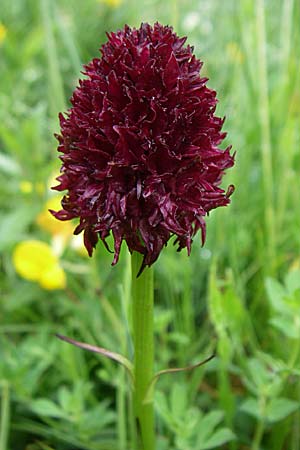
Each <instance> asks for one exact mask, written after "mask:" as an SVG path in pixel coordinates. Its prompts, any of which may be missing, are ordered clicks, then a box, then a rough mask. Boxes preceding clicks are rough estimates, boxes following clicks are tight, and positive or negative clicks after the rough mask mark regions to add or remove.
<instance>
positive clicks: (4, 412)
mask: <svg viewBox="0 0 300 450" xmlns="http://www.w3.org/2000/svg"><path fill="white" fill-rule="evenodd" d="M1 384H2V395H1V415H0V450H6V449H7V444H8V432H9V417H10V393H9V384H8V382H7V381H6V380H3V381H2V383H1ZM0 387H1V386H0Z"/></svg>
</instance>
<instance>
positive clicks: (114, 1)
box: [101, 0, 122, 8]
mask: <svg viewBox="0 0 300 450" xmlns="http://www.w3.org/2000/svg"><path fill="white" fill-rule="evenodd" d="M101 1H102V3H105V4H106V5H108V6H110V7H112V8H117V7H118V6H120V5H121V3H122V0H101Z"/></svg>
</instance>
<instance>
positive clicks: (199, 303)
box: [0, 0, 300, 450]
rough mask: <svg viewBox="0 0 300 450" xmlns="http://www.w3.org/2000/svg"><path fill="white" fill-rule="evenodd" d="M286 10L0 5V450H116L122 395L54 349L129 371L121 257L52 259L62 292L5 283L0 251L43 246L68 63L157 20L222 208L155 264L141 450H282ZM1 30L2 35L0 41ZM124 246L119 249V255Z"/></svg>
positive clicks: (297, 103) (293, 347)
mask: <svg viewBox="0 0 300 450" xmlns="http://www.w3.org/2000/svg"><path fill="white" fill-rule="evenodd" d="M299 9H300V8H299V3H298V2H296V1H294V0H269V1H264V0H253V1H252V0H241V1H240V2H236V1H234V0H228V1H226V2H221V1H218V0H211V1H209V2H207V1H204V0H202V1H199V2H197V1H193V0H184V1H180V2H179V1H175V0H167V1H165V2H158V1H154V0H148V1H146V2H143V3H142V2H139V3H138V2H134V1H132V0H130V1H127V2H125V1H123V2H122V1H120V2H112V1H109V0H106V1H104V0H103V1H100V0H99V1H97V0H86V1H84V2H79V1H76V0H68V1H66V0H56V1H55V0H40V1H37V0H15V1H14V2H11V1H10V0H2V2H1V11H0V25H2V28H1V30H2V32H1V33H0V73H1V77H0V186H1V189H0V202H1V218H0V251H1V260H0V261H1V273H0V283H1V303H0V317H1V324H0V341H1V342H0V353H1V355H0V402H1V408H0V412H1V418H0V450H24V449H26V450H53V449H56V450H77V449H86V450H113V449H119V450H126V449H131V448H132V439H133V438H134V431H133V429H134V424H132V423H131V422H130V419H129V417H130V414H129V413H128V412H129V411H130V410H131V409H132V405H131V399H130V382H129V380H128V377H127V375H126V373H125V371H124V369H123V368H122V367H120V366H118V365H117V364H115V363H114V362H112V361H110V360H108V359H105V358H101V357H98V356H95V355H93V354H87V353H85V352H83V351H82V350H80V349H76V348H73V347H71V346H69V345H67V344H65V343H63V342H61V341H58V340H57V339H56V338H55V337H54V334H55V333H57V332H59V333H61V334H64V335H67V336H70V337H74V338H77V339H79V340H82V341H85V342H88V343H90V344H95V345H99V346H101V347H106V348H108V349H110V350H112V351H118V352H119V353H122V354H124V355H125V356H127V357H128V358H132V341H131V320H130V315H131V302H130V294H129V290H130V269H129V262H128V257H127V255H126V251H123V252H122V255H121V261H120V263H119V264H118V265H117V267H115V268H111V266H110V263H111V255H109V254H107V253H106V252H105V250H104V249H103V248H102V247H101V245H100V244H99V245H98V249H97V252H96V256H95V258H93V259H91V260H89V259H87V258H86V257H84V256H82V255H81V254H78V253H76V252H75V251H74V249H72V248H71V246H70V245H66V246H64V247H63V253H62V254H61V256H60V259H61V264H62V266H63V268H64V270H65V271H66V273H67V287H66V288H65V289H63V290H54V291H47V290H45V289H43V288H41V287H40V286H39V285H38V284H37V283H34V282H30V281H26V280H24V279H22V278H20V277H19V276H18V275H17V274H16V271H15V268H14V265H13V261H12V253H13V249H14V248H15V246H16V245H17V244H18V243H19V242H21V241H24V240H27V239H39V240H41V241H44V242H48V243H50V244H52V245H54V244H55V243H56V244H57V241H55V238H53V236H51V234H50V233H49V232H48V231H47V230H45V229H42V228H41V227H40V226H39V225H38V224H37V223H36V217H37V215H38V214H39V213H40V212H41V211H42V210H43V208H44V205H45V201H46V199H47V197H48V196H49V191H48V183H49V182H48V180H49V178H50V177H52V175H53V173H54V172H55V171H57V170H58V169H57V168H58V166H59V163H58V159H57V153H56V141H55V139H54V138H53V133H54V132H56V131H58V120H57V114H58V112H59V111H61V110H66V108H67V107H68V105H69V100H68V99H69V97H70V95H71V92H72V90H73V89H74V87H75V86H76V83H77V79H78V78H79V76H80V70H81V64H83V63H86V62H88V61H89V60H90V59H91V58H92V57H94V56H97V55H98V48H99V46H100V45H101V44H102V43H103V42H104V41H105V39H106V37H105V31H110V30H115V29H117V28H120V27H122V26H123V24H124V23H128V24H130V25H135V26H138V25H139V24H140V22H141V21H148V22H154V21H156V20H158V21H160V22H162V23H164V24H173V25H174V26H175V27H176V30H177V31H178V33H179V34H181V35H182V34H184V35H188V42H189V43H190V44H191V45H194V47H195V53H196V55H197V56H198V57H200V59H202V60H203V61H204V62H205V64H204V68H203V72H204V74H205V75H207V76H208V77H209V79H210V81H209V86H211V87H213V88H215V89H217V91H218V98H219V100H220V103H219V106H218V113H219V115H221V116H223V115H226V121H225V125H224V128H225V130H226V131H227V132H228V139H227V141H228V144H229V143H230V144H232V145H233V150H234V151H236V152H237V153H236V165H235V167H234V168H233V169H231V170H230V171H229V172H228V175H227V176H226V180H225V183H224V186H226V185H227V184H230V183H232V184H234V185H235V186H236V192H235V193H234V195H233V196H232V204H231V205H230V206H229V207H228V208H223V209H219V210H217V211H215V212H213V213H212V214H211V217H209V218H208V220H207V229H208V237H207V243H206V244H205V247H204V248H201V247H200V243H199V238H198V239H196V240H195V243H194V248H193V251H192V255H191V257H190V258H188V257H187V256H186V254H185V252H182V253H180V254H177V253H175V250H174V248H173V247H172V245H169V246H168V248H167V249H166V250H165V251H164V252H163V253H162V255H161V256H160V258H159V261H158V262H157V263H156V264H155V317H154V325H155V358H156V362H155V365H156V367H155V369H156V370H157V371H158V370H162V369H165V368H168V367H184V366H188V365H191V364H194V363H197V362H199V361H201V360H202V359H205V358H206V357H207V356H209V355H210V354H212V353H213V352H214V351H216V357H215V358H214V360H212V361H211V362H210V363H208V364H207V365H205V366H202V367H200V368H198V369H195V370H194V371H189V372H184V373H180V374H179V373H178V374H173V375H171V374H167V375H163V376H161V377H160V379H159V380H158V382H157V385H156V388H155V391H156V393H155V411H156V416H157V436H158V446H159V447H158V449H159V450H172V449H174V450H189V449H191V450H192V449H195V450H204V449H210V448H211V449H214V448H224V449H230V450H239V449H244V450H246V449H248V450H249V449H251V450H259V449H261V450H262V449H266V450H283V449H286V450H299V449H300V412H299V406H300V380H299V376H300V367H299V360H300V355H299V353H300V254H299V249H300V248H299V247H300V239H299V236H300V232H299V231H300V214H299V193H300V177H299V170H300V157H299V148H300V136H299V130H300V29H299V23H300V10H299ZM3 27H4V28H3ZM3 30H6V32H4V31H3ZM124 250H125V249H124Z"/></svg>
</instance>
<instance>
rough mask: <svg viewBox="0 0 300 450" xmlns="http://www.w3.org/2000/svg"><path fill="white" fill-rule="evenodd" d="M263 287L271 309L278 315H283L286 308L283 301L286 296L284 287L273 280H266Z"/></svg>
mask: <svg viewBox="0 0 300 450" xmlns="http://www.w3.org/2000/svg"><path fill="white" fill-rule="evenodd" d="M265 285H266V290H267V295H268V298H269V301H270V304H271V306H272V308H273V309H274V310H275V311H277V312H279V313H282V312H284V313H285V312H286V311H287V310H288V307H287V305H286V303H285V301H284V297H285V296H286V292H285V289H284V287H283V286H282V285H281V284H280V283H279V282H278V281H277V280H274V279H273V278H267V279H266V283H265Z"/></svg>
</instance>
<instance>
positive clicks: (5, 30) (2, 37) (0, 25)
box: [0, 23, 7, 44]
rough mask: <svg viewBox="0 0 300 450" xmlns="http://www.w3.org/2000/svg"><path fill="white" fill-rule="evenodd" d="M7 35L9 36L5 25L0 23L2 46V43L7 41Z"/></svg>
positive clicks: (0, 41)
mask: <svg viewBox="0 0 300 450" xmlns="http://www.w3.org/2000/svg"><path fill="white" fill-rule="evenodd" d="M6 35H7V29H6V27H5V26H4V25H3V23H0V44H2V42H3V41H4V40H5V38H6Z"/></svg>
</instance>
